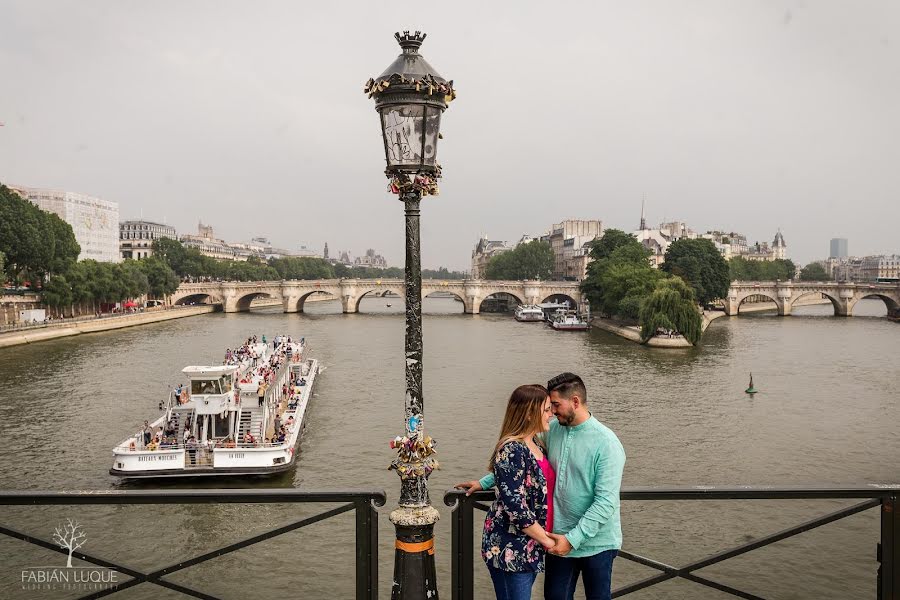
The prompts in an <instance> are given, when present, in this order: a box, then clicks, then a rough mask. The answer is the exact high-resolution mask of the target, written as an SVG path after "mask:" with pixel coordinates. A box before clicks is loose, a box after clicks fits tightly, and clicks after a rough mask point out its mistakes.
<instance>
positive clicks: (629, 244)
mask: <svg viewBox="0 0 900 600" xmlns="http://www.w3.org/2000/svg"><path fill="white" fill-rule="evenodd" d="M622 247H625V248H631V249H632V251H633V252H635V253H636V252H638V250H642V251H644V253H645V256H647V257H649V256H650V251H649V250H646V249H645V248H644V247H643V246H642V245H641V243H640V242H639V241H637V238H636V237H634V236H633V235H631V234H630V233H625V232H624V231H622V230H621V229H607V230H606V231H604V232H603V236H601V237H600V239H597V240H594V242H593V243H592V244H591V259H592V260H595V261H596V260H603V259H604V258H609V257H610V256H611V255H612V253H613V252H614V251H616V250H617V249H619V248H622Z"/></svg>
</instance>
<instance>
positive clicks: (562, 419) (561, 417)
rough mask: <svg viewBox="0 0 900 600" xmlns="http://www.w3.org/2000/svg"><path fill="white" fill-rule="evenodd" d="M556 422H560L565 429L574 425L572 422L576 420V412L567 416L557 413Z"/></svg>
mask: <svg viewBox="0 0 900 600" xmlns="http://www.w3.org/2000/svg"><path fill="white" fill-rule="evenodd" d="M556 420H557V421H559V424H560V425H562V426H563V427H568V426H569V425H571V424H572V421H574V420H575V411H574V410H573V411H572V412H570V413H569V414H567V415H563V414H559V413H557V415H556Z"/></svg>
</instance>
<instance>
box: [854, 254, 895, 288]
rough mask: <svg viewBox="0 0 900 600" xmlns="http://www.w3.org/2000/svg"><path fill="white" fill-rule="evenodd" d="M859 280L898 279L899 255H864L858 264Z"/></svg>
mask: <svg viewBox="0 0 900 600" xmlns="http://www.w3.org/2000/svg"><path fill="white" fill-rule="evenodd" d="M860 271H861V273H860V275H861V279H860V281H869V282H871V281H888V280H898V279H900V255H897V254H892V255H890V256H885V255H881V256H866V257H865V258H863V259H862V264H861V266H860Z"/></svg>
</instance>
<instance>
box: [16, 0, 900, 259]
mask: <svg viewBox="0 0 900 600" xmlns="http://www.w3.org/2000/svg"><path fill="white" fill-rule="evenodd" d="M898 26H900V3H897V2H896V1H895V0H885V1H879V0H871V1H869V0H862V1H859V2H847V1H845V0H835V1H832V0H806V1H800V0H792V1H775V0H772V1H764V0H754V1H750V0H746V1H730V0H696V1H688V0H682V1H677V2H676V1H667V0H659V1H630V2H620V1H616V2H613V1H594V2H584V3H575V2H552V3H548V2H537V1H529V2H524V1H519V2H484V1H480V2H463V1H454V2H416V3H399V2H375V1H359V2H353V3H347V2H289V1H283V2H276V1H267V2H249V1H245V2H222V1H214V2H213V1H209V2H201V1H189V2H174V1H161V2H147V1H144V2H138V1H134V0H131V1H122V0H114V1H113V0H109V1H83V0H80V1H35V0H24V1H21V2H19V1H13V0H0V122H2V123H4V126H3V127H0V181H2V182H4V183H12V184H19V185H27V186H35V187H50V188H57V189H65V190H70V191H77V192H82V193H87V194H91V195H95V196H99V197H101V198H104V199H108V200H114V201H117V202H118V203H119V206H120V216H121V217H122V218H123V219H124V218H133V217H138V216H140V215H141V212H142V211H143V216H144V217H145V218H148V219H154V220H163V219H165V220H166V221H167V222H168V223H170V224H173V225H175V226H176V228H177V229H178V230H179V232H188V231H191V230H194V229H195V228H196V224H197V221H198V220H203V222H204V223H209V224H211V225H213V226H214V227H215V230H216V233H217V234H219V235H220V237H223V238H224V239H226V240H230V241H242V240H249V238H251V237H254V236H259V235H262V236H268V237H269V238H270V239H271V240H272V241H273V242H274V243H275V244H277V245H281V246H284V247H293V248H296V247H298V246H299V245H300V244H305V245H307V246H309V247H311V248H314V249H316V250H318V251H321V248H322V246H323V245H324V244H325V242H326V241H327V242H328V244H329V247H330V249H331V250H332V252H334V251H337V250H349V251H351V252H353V253H355V254H357V255H359V254H362V253H363V252H364V251H365V250H366V248H370V247H371V248H375V249H376V251H378V252H380V253H382V254H384V255H385V256H386V257H387V259H388V261H389V262H390V263H392V264H395V265H401V264H402V260H403V216H402V205H401V204H400V203H399V202H397V201H396V200H395V197H393V196H391V195H389V194H387V193H386V191H385V190H386V180H385V179H384V175H383V173H382V170H383V168H384V156H383V146H382V142H381V140H380V131H379V125H378V119H377V115H376V113H375V111H374V109H373V104H372V101H371V100H368V99H367V98H366V96H365V95H364V94H363V93H362V86H363V83H364V82H365V81H366V80H367V79H368V78H369V77H370V76H373V75H377V74H379V73H381V71H382V70H383V69H384V68H385V67H386V66H387V65H388V64H390V63H391V61H392V60H393V59H394V57H395V56H396V55H397V54H398V53H399V48H398V46H397V45H396V42H395V41H394V39H393V37H392V34H393V32H394V31H396V30H398V29H400V30H402V29H410V30H414V29H421V30H422V31H425V32H427V33H428V39H427V40H426V42H425V44H424V46H423V48H422V54H423V55H424V56H425V57H426V58H427V59H428V60H429V62H430V63H431V64H432V65H433V66H434V67H435V68H436V69H437V70H438V71H439V72H440V73H441V74H442V75H443V76H444V77H446V78H448V79H453V80H454V82H455V85H456V87H457V88H458V90H459V97H458V99H457V100H456V101H455V102H454V103H453V104H452V105H451V107H450V109H449V110H448V111H447V113H445V116H444V119H443V124H442V131H443V133H444V140H443V141H442V142H441V146H440V147H439V160H440V162H441V163H442V164H443V166H444V179H443V180H442V184H441V195H440V196H438V197H436V198H427V199H426V201H425V202H424V210H423V242H422V243H423V262H424V265H425V266H428V267H437V266H439V265H444V266H448V267H450V268H456V269H466V268H468V266H469V261H470V254H471V250H472V247H473V246H474V244H475V242H476V241H477V239H478V238H479V236H480V235H481V234H482V233H484V234H486V235H487V236H488V237H490V238H491V239H508V240H515V239H518V238H519V237H520V236H521V235H522V234H523V233H529V234H539V233H541V232H544V231H546V230H547V229H548V228H549V226H550V224H552V223H554V222H558V221H560V220H562V219H565V218H580V219H589V218H591V219H601V220H602V221H603V223H604V226H605V227H618V228H623V229H629V230H631V229H634V228H635V227H636V226H637V224H638V220H639V216H640V205H641V199H642V198H643V197H646V202H647V216H648V221H649V222H650V223H652V224H655V223H658V222H660V221H662V220H663V219H668V220H673V219H680V220H684V221H687V222H688V224H689V225H691V226H692V227H693V228H694V229H695V230H698V231H706V230H708V229H723V230H735V231H740V232H743V233H745V234H746V235H747V238H748V239H749V240H750V241H751V242H752V241H754V240H760V241H770V242H771V240H772V238H773V237H774V235H775V232H776V230H777V229H778V228H779V227H780V228H781V229H782V231H783V232H784V236H785V239H786V240H787V244H788V254H789V256H790V257H792V258H794V259H795V260H796V261H798V262H801V263H806V262H807V261H810V260H813V259H817V258H822V257H824V256H825V255H826V254H827V250H828V241H829V239H830V238H831V237H837V236H840V237H847V238H849V240H850V252H851V253H852V254H859V255H862V254H870V253H883V252H886V253H891V252H900V236H898V233H897V226H898V223H900V192H898V190H900V109H898V107H900V37H898V36H900V34H898V33H897V32H898Z"/></svg>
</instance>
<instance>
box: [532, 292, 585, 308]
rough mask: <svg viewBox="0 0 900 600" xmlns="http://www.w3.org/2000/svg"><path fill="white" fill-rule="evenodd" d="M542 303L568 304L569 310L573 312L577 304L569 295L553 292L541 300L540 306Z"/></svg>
mask: <svg viewBox="0 0 900 600" xmlns="http://www.w3.org/2000/svg"><path fill="white" fill-rule="evenodd" d="M544 302H568V303H569V308H570V309H572V310H575V309H576V308H578V302H577V301H576V300H575V298H573V297H572V296H570V295H569V294H563V293H560V292H554V293H552V294H550V295H549V296H547V297H546V298H544V299H543V300H541V304H543V303H544Z"/></svg>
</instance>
